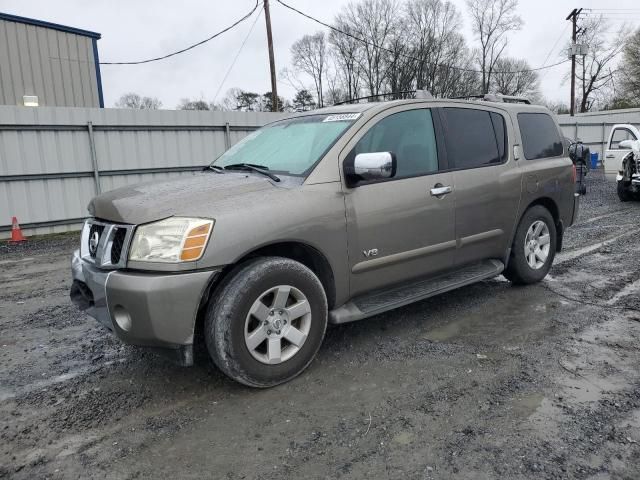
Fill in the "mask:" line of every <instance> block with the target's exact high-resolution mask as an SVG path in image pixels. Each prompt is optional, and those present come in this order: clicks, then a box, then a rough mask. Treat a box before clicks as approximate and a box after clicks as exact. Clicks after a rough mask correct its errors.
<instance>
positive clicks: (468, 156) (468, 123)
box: [442, 108, 505, 168]
mask: <svg viewBox="0 0 640 480" xmlns="http://www.w3.org/2000/svg"><path fill="white" fill-rule="evenodd" d="M442 112H443V114H444V120H445V125H446V128H445V132H446V135H445V138H446V145H447V156H448V159H449V165H450V166H451V167H453V168H474V167H482V166H485V165H492V164H498V163H502V161H503V160H504V153H505V146H504V142H505V128H504V120H503V119H502V116H501V115H498V114H491V113H489V112H487V111H485V110H475V109H471V108H443V109H442ZM494 115H495V116H494Z"/></svg>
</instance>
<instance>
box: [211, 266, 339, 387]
mask: <svg viewBox="0 0 640 480" xmlns="http://www.w3.org/2000/svg"><path fill="white" fill-rule="evenodd" d="M279 285H289V286H292V287H294V288H295V289H298V290H299V291H300V292H302V293H303V294H304V296H305V297H306V299H307V300H308V303H309V306H310V313H311V320H310V327H309V332H308V334H307V337H306V340H305V341H304V343H302V345H301V347H300V349H299V351H298V352H297V353H296V354H295V355H293V356H292V357H291V358H289V359H288V360H285V361H282V362H281V363H278V364H275V365H269V364H265V363H262V362H261V361H259V360H257V359H256V358H254V356H253V355H252V353H251V352H250V351H249V348H248V347H247V344H246V343H245V321H246V319H247V315H248V314H249V310H250V309H251V306H252V305H253V304H254V302H255V301H256V300H258V299H259V298H260V297H261V295H262V294H263V293H264V292H266V291H268V290H269V289H271V288H275V287H277V286H279ZM215 297H216V298H214V299H213V300H212V302H211V303H210V304H209V307H208V311H207V315H206V318H205V326H204V336H205V343H206V345H207V349H208V351H209V355H210V356H211V358H212V359H213V361H214V363H215V364H216V365H217V366H218V368H219V369H220V370H222V372H224V373H225V374H226V375H227V376H229V377H231V378H232V379H234V380H236V381H237V382H240V383H242V384H244V385H248V386H250V387H260V388H266V387H272V386H275V385H278V384H280V383H284V382H286V381H288V380H291V379H292V378H294V377H295V376H297V375H299V374H300V373H301V372H302V371H304V370H305V369H306V368H307V366H309V364H310V363H311V361H312V360H313V358H314V357H315V355H316V353H317V352H318V349H319V348H320V345H321V344H322V340H323V338H324V334H325V331H326V328H327V316H328V308H327V297H326V294H325V291H324V288H323V287H322V283H321V282H320V280H319V279H318V277H317V276H316V275H315V274H314V273H313V272H312V271H311V270H309V269H308V268H307V267H305V266H304V265H302V264H301V263H299V262H296V261H293V260H290V259H288V258H281V257H262V258H257V259H254V260H251V261H249V262H247V263H244V264H242V265H240V266H239V267H238V268H237V269H236V270H235V271H232V272H230V273H229V276H228V277H227V278H226V279H225V281H224V282H223V284H222V285H220V287H219V288H218V289H217V291H216V294H215ZM258 323H259V322H258ZM283 330H284V329H283ZM267 342H268V340H267ZM283 343H284V342H283Z"/></svg>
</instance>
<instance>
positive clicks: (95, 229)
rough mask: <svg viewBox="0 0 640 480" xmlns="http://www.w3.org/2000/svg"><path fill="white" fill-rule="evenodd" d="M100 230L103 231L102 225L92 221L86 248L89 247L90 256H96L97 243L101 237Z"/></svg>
mask: <svg viewBox="0 0 640 480" xmlns="http://www.w3.org/2000/svg"><path fill="white" fill-rule="evenodd" d="M102 232H104V225H98V224H95V223H94V224H93V225H91V228H90V229H89V238H88V240H87V241H88V244H87V248H88V249H89V255H90V256H91V258H96V253H98V244H99V243H100V239H101V238H102Z"/></svg>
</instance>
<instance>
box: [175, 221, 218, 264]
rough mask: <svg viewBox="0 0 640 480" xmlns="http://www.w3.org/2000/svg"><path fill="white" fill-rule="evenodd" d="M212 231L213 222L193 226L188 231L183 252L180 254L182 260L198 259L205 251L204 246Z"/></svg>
mask: <svg viewBox="0 0 640 480" xmlns="http://www.w3.org/2000/svg"><path fill="white" fill-rule="evenodd" d="M210 233H211V224H210V223H207V224H205V225H200V226H198V227H195V228H192V229H191V230H189V232H187V236H186V237H185V239H184V244H183V245H182V253H181V254H180V260H183V261H189V260H197V259H199V258H200V257H201V256H202V254H203V253H204V247H206V245H207V240H209V234H210Z"/></svg>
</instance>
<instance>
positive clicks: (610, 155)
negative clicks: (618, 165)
mask: <svg viewBox="0 0 640 480" xmlns="http://www.w3.org/2000/svg"><path fill="white" fill-rule="evenodd" d="M604 158H616V156H615V155H612V154H609V155H607V156H606V157H604Z"/></svg>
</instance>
